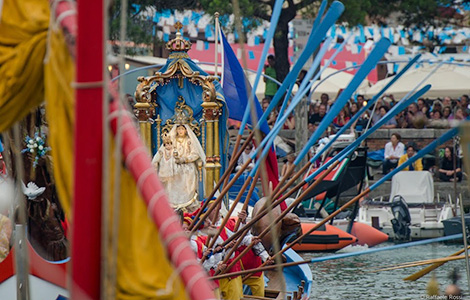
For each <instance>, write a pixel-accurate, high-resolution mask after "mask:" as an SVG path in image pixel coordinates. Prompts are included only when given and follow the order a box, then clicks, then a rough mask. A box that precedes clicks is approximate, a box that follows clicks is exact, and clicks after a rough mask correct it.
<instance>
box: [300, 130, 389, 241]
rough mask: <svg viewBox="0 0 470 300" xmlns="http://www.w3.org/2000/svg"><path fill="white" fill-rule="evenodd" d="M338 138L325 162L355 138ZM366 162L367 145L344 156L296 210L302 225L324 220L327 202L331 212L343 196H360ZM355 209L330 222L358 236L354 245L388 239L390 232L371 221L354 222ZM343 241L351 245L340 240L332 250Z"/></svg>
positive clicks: (311, 224)
mask: <svg viewBox="0 0 470 300" xmlns="http://www.w3.org/2000/svg"><path fill="white" fill-rule="evenodd" d="M338 140H339V141H338ZM338 140H337V142H335V143H334V144H333V146H332V148H331V150H330V151H328V152H327V153H326V155H325V162H326V161H328V160H329V159H331V157H332V156H334V155H335V154H336V153H338V152H339V151H341V150H342V149H344V148H345V147H346V146H347V145H349V144H350V143H351V141H352V137H351V135H345V137H344V138H340V139H338ZM366 161H367V148H363V147H359V148H357V149H356V151H355V152H354V153H353V154H352V155H351V156H350V157H349V158H348V159H345V160H344V161H343V162H341V163H340V164H339V165H338V166H337V167H336V168H334V169H333V170H332V172H331V173H329V174H328V175H327V176H326V177H325V179H324V180H323V182H321V183H320V184H319V185H318V186H317V187H316V188H314V189H313V190H312V191H311V192H310V193H309V194H308V195H306V196H305V197H304V201H303V203H302V205H301V206H298V207H297V209H296V210H295V211H294V212H295V213H296V214H298V215H299V216H300V217H301V221H302V226H304V224H305V226H306V228H309V227H311V226H313V224H315V222H319V221H321V220H322V216H327V215H328V213H327V212H326V211H325V209H324V208H325V207H326V206H327V205H329V206H331V207H330V210H329V212H332V211H334V210H335V209H336V208H337V207H338V203H339V198H340V196H341V195H347V196H355V195H357V191H360V190H361V189H362V186H363V179H364V175H365V168H366ZM314 171H315V169H312V170H310V172H308V173H307V174H306V175H305V176H304V178H306V177H307V176H308V175H310V174H312V173H313V172H314ZM305 188H306V187H305ZM355 189H356V190H355ZM351 190H352V191H353V192H352V193H351V192H350V191H351ZM348 192H349V193H348ZM330 199H335V200H334V201H333V200H330ZM314 207H315V208H314ZM356 212H357V206H356V207H355V208H354V210H353V211H352V212H351V213H346V214H342V216H341V215H339V216H338V217H336V218H335V219H333V221H332V222H330V225H332V226H335V227H336V228H337V229H338V230H340V232H343V234H346V236H344V237H345V238H347V237H348V236H349V235H352V236H353V237H355V240H354V241H353V242H352V243H351V244H358V245H367V246H369V247H373V246H376V245H378V244H380V243H383V242H385V241H387V240H388V235H386V234H384V233H382V232H381V231H380V230H378V229H376V228H374V227H372V226H371V225H370V224H366V223H363V222H357V220H356V221H354V219H356V216H355V214H356ZM314 233H315V232H314ZM318 243H320V241H318ZM343 244H344V245H345V246H347V245H348V244H347V243H346V242H344V243H339V242H338V243H336V245H337V246H338V249H333V250H339V249H341V248H339V247H340V246H341V245H343ZM331 247H333V246H331V245H329V247H324V248H326V249H330V248H331ZM320 249H321V247H320Z"/></svg>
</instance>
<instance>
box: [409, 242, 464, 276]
mask: <svg viewBox="0 0 470 300" xmlns="http://www.w3.org/2000/svg"><path fill="white" fill-rule="evenodd" d="M469 248H470V247H469ZM464 251H465V248H463V249H462V250H459V251H457V252H455V253H453V254H451V255H449V256H448V257H454V256H457V255H460V254H462V253H463V252H464ZM445 263H446V262H439V263H434V264H433V265H432V266H428V267H426V268H424V269H422V270H420V271H418V272H416V273H414V274H411V275H410V276H408V277H406V278H404V279H403V280H410V281H415V280H418V279H420V278H421V277H423V276H424V275H426V274H428V273H430V272H431V271H433V270H435V269H437V268H439V267H440V266H442V265H443V264H445Z"/></svg>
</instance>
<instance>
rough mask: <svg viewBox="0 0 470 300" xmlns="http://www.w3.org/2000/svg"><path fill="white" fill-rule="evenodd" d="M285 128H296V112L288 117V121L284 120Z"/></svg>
mask: <svg viewBox="0 0 470 300" xmlns="http://www.w3.org/2000/svg"><path fill="white" fill-rule="evenodd" d="M283 129H290V130H292V129H295V117H294V114H292V113H291V114H290V115H289V116H288V117H287V119H286V122H284V126H283Z"/></svg>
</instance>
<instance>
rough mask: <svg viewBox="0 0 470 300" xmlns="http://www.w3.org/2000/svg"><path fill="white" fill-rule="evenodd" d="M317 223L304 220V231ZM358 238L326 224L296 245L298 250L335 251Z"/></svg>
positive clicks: (295, 247)
mask: <svg viewBox="0 0 470 300" xmlns="http://www.w3.org/2000/svg"><path fill="white" fill-rule="evenodd" d="M315 225H316V223H314V222H304V221H302V232H307V231H308V230H310V229H311V228H312V227H313V226H315ZM357 240H358V239H357V238H356V237H355V236H353V235H351V234H349V233H347V232H345V231H343V230H341V229H339V228H337V227H335V226H332V225H329V224H325V225H323V226H321V227H320V228H318V229H317V230H315V231H313V232H312V233H311V234H309V235H308V236H306V237H305V238H304V239H303V240H302V244H297V245H294V246H293V247H292V248H293V249H294V250H296V251H314V252H333V251H338V250H340V249H342V248H344V247H346V246H349V245H351V244H353V243H356V242H357Z"/></svg>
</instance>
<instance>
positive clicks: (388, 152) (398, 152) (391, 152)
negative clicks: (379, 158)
mask: <svg viewBox="0 0 470 300" xmlns="http://www.w3.org/2000/svg"><path fill="white" fill-rule="evenodd" d="M403 154H405V145H403V143H402V142H398V144H397V146H396V147H395V149H394V148H393V146H392V142H388V143H387V144H385V155H384V157H385V159H390V157H391V156H395V157H397V158H396V159H395V160H397V161H398V159H399V158H400V157H401V156H402V155H403Z"/></svg>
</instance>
